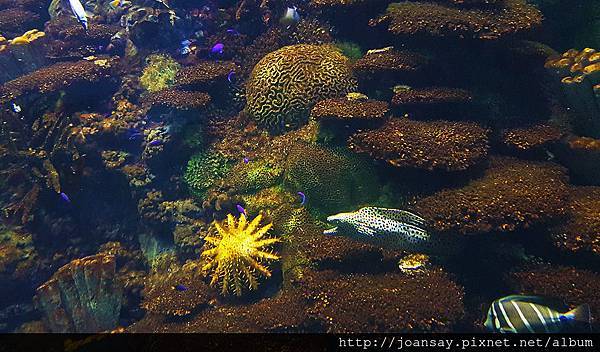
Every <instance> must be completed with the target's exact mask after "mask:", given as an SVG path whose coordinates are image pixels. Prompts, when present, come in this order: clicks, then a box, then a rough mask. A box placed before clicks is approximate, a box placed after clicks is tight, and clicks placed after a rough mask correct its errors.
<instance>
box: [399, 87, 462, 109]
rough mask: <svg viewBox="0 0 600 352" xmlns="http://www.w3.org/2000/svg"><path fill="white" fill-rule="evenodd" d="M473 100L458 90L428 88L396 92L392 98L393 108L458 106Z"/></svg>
mask: <svg viewBox="0 0 600 352" xmlns="http://www.w3.org/2000/svg"><path fill="white" fill-rule="evenodd" d="M471 100H473V95H472V94H471V93H470V92H468V91H466V90H464V89H458V88H447V87H430V88H410V89H401V90H398V91H397V92H396V93H395V94H394V97H393V98H392V105H395V106H427V105H439V104H460V103H468V102H470V101H471Z"/></svg>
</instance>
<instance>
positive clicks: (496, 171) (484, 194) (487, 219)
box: [415, 157, 569, 234]
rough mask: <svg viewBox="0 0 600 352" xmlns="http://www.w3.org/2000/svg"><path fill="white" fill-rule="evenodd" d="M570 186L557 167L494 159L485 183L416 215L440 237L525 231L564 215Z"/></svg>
mask: <svg viewBox="0 0 600 352" xmlns="http://www.w3.org/2000/svg"><path fill="white" fill-rule="evenodd" d="M567 181H568V177H567V174H566V170H565V169H564V168H562V167H560V166H558V165H556V164H553V163H545V162H525V161H521V160H518V159H514V158H498V157H495V158H491V160H490V166H489V167H488V169H487V170H486V171H485V175H484V176H483V178H481V179H477V180H474V181H471V183H469V184H468V185H467V186H465V187H463V188H459V189H453V190H444V191H441V192H438V193H436V194H433V195H431V196H429V197H426V198H423V199H420V200H418V201H417V203H416V204H415V210H416V211H417V213H418V214H420V215H421V216H423V217H424V218H425V219H428V220H429V222H430V225H431V227H432V229H434V230H436V231H457V232H459V233H462V234H473V233H486V232H490V231H501V232H509V231H514V230H517V229H526V228H528V227H532V226H535V225H540V224H548V223H550V222H552V221H553V220H557V219H558V218H560V217H561V216H563V215H564V214H565V211H566V205H567V200H568V196H569V193H568V186H567Z"/></svg>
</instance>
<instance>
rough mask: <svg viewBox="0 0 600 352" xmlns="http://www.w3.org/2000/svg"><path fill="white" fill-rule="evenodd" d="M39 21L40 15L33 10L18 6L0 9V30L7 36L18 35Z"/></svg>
mask: <svg viewBox="0 0 600 352" xmlns="http://www.w3.org/2000/svg"><path fill="white" fill-rule="evenodd" d="M39 21H40V16H39V15H38V14H37V13H35V12H31V11H27V10H23V9H20V8H11V9H6V10H0V31H1V32H2V35H6V36H8V37H15V36H18V35H19V34H20V33H24V32H25V31H28V30H30V29H31V28H34V27H36V24H38V22H39Z"/></svg>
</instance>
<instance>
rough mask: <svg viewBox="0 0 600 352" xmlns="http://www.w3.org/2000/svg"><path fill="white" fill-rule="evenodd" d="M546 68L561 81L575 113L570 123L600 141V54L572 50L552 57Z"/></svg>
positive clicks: (582, 133)
mask: <svg viewBox="0 0 600 352" xmlns="http://www.w3.org/2000/svg"><path fill="white" fill-rule="evenodd" d="M544 66H545V67H546V69H547V70H548V71H549V72H550V73H551V74H552V75H553V76H554V77H556V78H557V79H558V80H559V81H560V87H561V88H562V92H563V95H564V97H565V98H566V101H567V103H568V105H570V106H571V107H572V108H573V109H574V110H575V116H574V118H573V119H571V124H572V125H573V126H574V127H575V130H576V132H577V133H579V134H581V135H584V136H589V137H594V138H600V52H597V51H596V50H595V49H591V48H585V49H583V50H581V51H578V50H575V49H571V50H568V51H566V52H565V53H563V54H562V55H560V56H553V57H550V58H549V59H548V60H547V61H546V64H545V65H544Z"/></svg>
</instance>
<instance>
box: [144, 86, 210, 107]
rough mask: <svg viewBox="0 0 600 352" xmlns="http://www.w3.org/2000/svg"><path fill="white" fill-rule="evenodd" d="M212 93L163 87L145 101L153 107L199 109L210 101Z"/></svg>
mask: <svg viewBox="0 0 600 352" xmlns="http://www.w3.org/2000/svg"><path fill="white" fill-rule="evenodd" d="M210 101H211V98H210V95H208V94H206V93H203V92H188V91H184V90H176V89H163V90H161V91H158V92H155V93H152V94H150V95H148V96H147V97H145V98H144V99H143V102H144V103H146V104H150V105H151V106H152V107H162V108H169V109H175V110H199V109H202V108H204V107H206V105H208V103H210Z"/></svg>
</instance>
